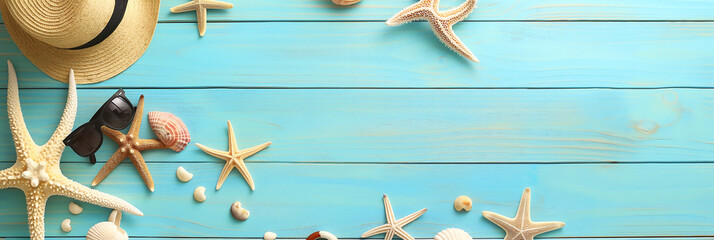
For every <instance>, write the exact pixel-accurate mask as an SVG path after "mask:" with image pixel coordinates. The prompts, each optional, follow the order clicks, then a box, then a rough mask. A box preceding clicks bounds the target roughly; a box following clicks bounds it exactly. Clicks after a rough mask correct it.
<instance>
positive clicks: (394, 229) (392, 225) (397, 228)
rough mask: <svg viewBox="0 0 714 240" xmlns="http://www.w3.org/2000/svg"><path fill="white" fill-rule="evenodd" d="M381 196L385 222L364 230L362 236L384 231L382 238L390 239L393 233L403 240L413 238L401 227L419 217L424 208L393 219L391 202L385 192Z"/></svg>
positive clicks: (412, 239) (411, 239)
mask: <svg viewBox="0 0 714 240" xmlns="http://www.w3.org/2000/svg"><path fill="white" fill-rule="evenodd" d="M382 198H383V199H384V212H385V213H386V215H387V223H386V224H384V225H382V226H379V227H376V228H372V229H370V230H369V231H366V232H365V233H363V234H362V238H366V237H370V236H374V235H377V234H380V233H385V235H384V240H391V239H392V238H393V237H394V235H395V234H396V235H397V236H399V237H400V238H402V239H404V240H414V237H412V236H411V235H409V233H407V231H404V229H402V227H404V226H405V225H407V224H409V223H411V222H412V221H414V220H416V219H417V218H419V217H420V216H421V215H422V214H424V213H425V212H426V208H424V209H422V210H419V211H417V212H415V213H412V214H409V216H406V217H403V218H402V219H399V220H395V218H394V211H392V204H391V203H389V197H387V194H384V196H383V197H382Z"/></svg>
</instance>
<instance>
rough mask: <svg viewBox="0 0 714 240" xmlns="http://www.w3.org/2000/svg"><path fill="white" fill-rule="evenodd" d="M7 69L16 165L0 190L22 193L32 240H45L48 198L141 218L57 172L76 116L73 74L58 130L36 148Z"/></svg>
mask: <svg viewBox="0 0 714 240" xmlns="http://www.w3.org/2000/svg"><path fill="white" fill-rule="evenodd" d="M7 67H8V73H9V77H8V82H7V115H8V118H9V119H10V131H12V139H13V141H14V142H15V151H16V152H17V162H15V164H14V165H13V166H12V167H10V168H8V169H5V170H2V171H0V189H5V188H18V189H20V190H22V191H23V192H25V198H26V202H27V221H28V225H29V228H30V237H31V238H32V239H33V240H41V239H44V238H45V205H46V204H47V199H48V198H49V197H50V196H53V195H60V196H65V197H69V198H73V199H76V200H79V201H83V202H88V203H92V204H95V205H99V206H102V207H107V208H112V209H118V210H122V211H126V212H128V213H131V214H135V215H139V216H143V215H144V214H143V213H142V212H141V211H139V209H137V208H136V207H134V206H132V205H131V204H129V203H128V202H126V201H124V200H121V199H119V198H117V197H114V196H112V195H109V194H106V193H103V192H100V191H97V190H94V189H91V188H88V187H85V186H83V185H82V184H79V183H77V182H75V181H72V180H70V179H68V178H67V177H65V176H64V175H62V171H60V166H59V162H60V158H61V157H62V151H63V150H64V147H65V145H64V143H62V139H64V138H65V137H66V136H67V135H68V134H69V133H70V131H72V125H74V119H75V117H76V116H77V88H76V85H75V81H74V72H73V71H72V70H70V72H69V89H68V93H67V104H66V105H65V109H64V113H63V114H62V119H61V120H60V123H59V125H58V126H57V130H55V132H54V133H53V134H52V136H51V137H50V139H49V140H48V141H47V143H45V144H44V145H42V146H38V145H37V144H35V142H34V141H33V140H32V136H30V132H29V131H28V130H27V126H25V120H24V119H23V117H22V111H21V109H20V96H19V91H18V87H17V76H16V75H15V68H14V67H13V66H12V63H10V61H7Z"/></svg>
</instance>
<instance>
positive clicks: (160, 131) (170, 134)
mask: <svg viewBox="0 0 714 240" xmlns="http://www.w3.org/2000/svg"><path fill="white" fill-rule="evenodd" d="M148 115H149V125H151V129H152V130H154V133H156V136H157V137H159V140H161V142H163V143H164V144H165V145H166V146H167V147H169V148H170V149H171V150H174V151H176V152H180V151H181V150H183V149H184V148H185V147H186V145H188V143H189V142H191V135H190V134H189V133H188V128H186V124H184V123H183V121H181V119H180V118H178V117H176V115H173V114H171V113H167V112H149V114H148Z"/></svg>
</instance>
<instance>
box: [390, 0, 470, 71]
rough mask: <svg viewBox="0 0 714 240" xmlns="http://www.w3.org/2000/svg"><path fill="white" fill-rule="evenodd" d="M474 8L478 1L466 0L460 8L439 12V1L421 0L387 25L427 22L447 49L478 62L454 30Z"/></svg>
mask: <svg viewBox="0 0 714 240" xmlns="http://www.w3.org/2000/svg"><path fill="white" fill-rule="evenodd" d="M474 8H476V0H466V2H464V3H462V4H461V5H460V6H458V7H455V8H453V9H450V10H447V11H439V0H421V1H419V2H417V3H415V4H412V5H411V6H409V7H406V8H404V9H403V10H402V11H400V12H399V13H397V14H395V15H394V16H393V17H392V18H390V19H389V20H387V25H389V26H397V25H401V24H404V23H408V22H412V21H416V20H427V21H428V22H429V24H430V25H431V29H432V31H433V32H434V34H436V36H437V37H439V40H441V42H443V43H444V44H446V46H447V47H449V48H451V50H454V51H455V52H456V53H458V54H461V56H464V57H466V58H468V59H469V60H471V61H474V62H478V59H477V58H476V56H474V54H473V53H471V51H470V50H469V49H468V48H467V47H466V45H464V43H463V42H461V40H460V39H459V37H458V36H456V33H454V29H452V27H453V26H454V24H456V23H457V22H460V21H461V20H464V19H465V18H466V17H467V16H469V13H471V11H473V10H474Z"/></svg>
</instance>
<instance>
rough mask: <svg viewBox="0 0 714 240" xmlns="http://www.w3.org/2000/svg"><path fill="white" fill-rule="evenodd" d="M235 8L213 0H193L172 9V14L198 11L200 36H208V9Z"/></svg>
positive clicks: (197, 19) (197, 18)
mask: <svg viewBox="0 0 714 240" xmlns="http://www.w3.org/2000/svg"><path fill="white" fill-rule="evenodd" d="M229 8H233V4H230V3H227V2H219V1H213V0H191V1H190V2H187V3H184V4H181V5H178V6H175V7H172V8H171V9H169V10H171V12H172V13H182V12H188V11H196V21H197V23H198V35H200V36H203V35H204V34H206V14H207V11H206V10H207V9H229Z"/></svg>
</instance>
